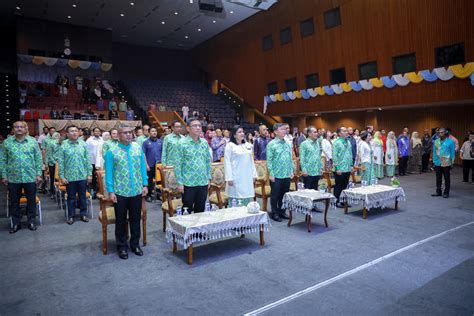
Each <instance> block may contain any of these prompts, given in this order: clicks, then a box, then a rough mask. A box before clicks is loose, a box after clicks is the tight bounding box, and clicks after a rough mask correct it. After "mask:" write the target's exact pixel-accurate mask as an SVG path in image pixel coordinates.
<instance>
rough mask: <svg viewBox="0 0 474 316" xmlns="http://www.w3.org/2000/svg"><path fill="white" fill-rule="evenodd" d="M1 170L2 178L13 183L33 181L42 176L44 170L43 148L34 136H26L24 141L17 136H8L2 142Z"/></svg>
mask: <svg viewBox="0 0 474 316" xmlns="http://www.w3.org/2000/svg"><path fill="white" fill-rule="evenodd" d="M2 147H3V148H2V151H1V157H0V165H1V167H0V170H1V171H2V179H7V180H8V181H9V182H11V183H32V182H36V177H40V176H41V174H42V170H43V159H42V156H41V149H40V147H39V145H38V143H37V142H36V140H35V139H34V138H33V137H30V136H26V137H25V138H24V139H23V140H22V141H18V140H17V139H16V137H9V138H7V139H6V140H5V141H4V142H3V144H2Z"/></svg>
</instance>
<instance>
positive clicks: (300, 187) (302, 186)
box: [297, 182, 304, 191]
mask: <svg viewBox="0 0 474 316" xmlns="http://www.w3.org/2000/svg"><path fill="white" fill-rule="evenodd" d="M297 188H298V191H301V190H304V184H303V183H302V182H298V186H297Z"/></svg>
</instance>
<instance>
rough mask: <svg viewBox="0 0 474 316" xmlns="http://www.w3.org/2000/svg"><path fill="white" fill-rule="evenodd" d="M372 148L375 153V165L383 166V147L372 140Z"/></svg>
mask: <svg viewBox="0 0 474 316" xmlns="http://www.w3.org/2000/svg"><path fill="white" fill-rule="evenodd" d="M370 146H371V147H372V151H373V152H374V164H377V165H383V145H382V144H379V143H376V142H375V141H374V140H371V141H370Z"/></svg>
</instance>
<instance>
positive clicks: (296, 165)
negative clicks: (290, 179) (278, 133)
mask: <svg viewBox="0 0 474 316" xmlns="http://www.w3.org/2000/svg"><path fill="white" fill-rule="evenodd" d="M293 170H295V175H296V176H297V177H299V175H300V171H301V170H300V159H299V158H293Z"/></svg>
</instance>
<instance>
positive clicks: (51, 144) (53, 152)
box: [45, 132, 60, 199]
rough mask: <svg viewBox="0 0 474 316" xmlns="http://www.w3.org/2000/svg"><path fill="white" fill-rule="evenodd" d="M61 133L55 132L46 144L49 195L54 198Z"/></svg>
mask: <svg viewBox="0 0 474 316" xmlns="http://www.w3.org/2000/svg"><path fill="white" fill-rule="evenodd" d="M59 137H60V135H59V133H58V132H55V133H54V134H53V135H52V136H51V139H50V140H48V141H47V142H46V148H45V165H46V166H47V168H48V170H49V195H50V197H51V199H53V198H54V176H55V175H56V163H57V162H58V151H59V148H60V147H59V146H60V145H59Z"/></svg>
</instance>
